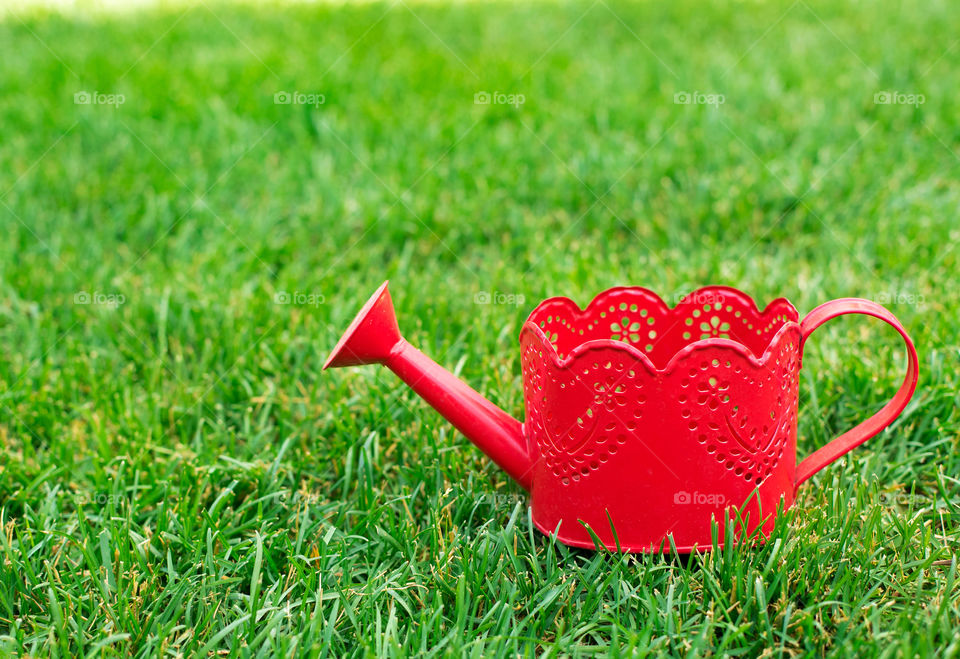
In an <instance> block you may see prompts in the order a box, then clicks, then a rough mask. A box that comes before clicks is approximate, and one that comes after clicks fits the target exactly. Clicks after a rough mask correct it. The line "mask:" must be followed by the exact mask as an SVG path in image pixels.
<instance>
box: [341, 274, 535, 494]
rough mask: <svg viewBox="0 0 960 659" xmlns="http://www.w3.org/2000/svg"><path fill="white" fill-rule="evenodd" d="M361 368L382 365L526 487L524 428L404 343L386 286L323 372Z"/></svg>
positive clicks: (528, 459)
mask: <svg viewBox="0 0 960 659" xmlns="http://www.w3.org/2000/svg"><path fill="white" fill-rule="evenodd" d="M363 364H384V365H385V366H386V367H387V368H389V369H390V370H391V371H393V372H394V373H396V374H397V375H398V376H399V377H400V379H401V380H403V381H404V382H405V383H406V384H407V385H408V386H409V387H410V388H411V389H413V390H414V391H415V392H417V394H418V395H419V396H420V397H421V398H423V399H424V400H425V401H427V403H429V404H430V405H431V406H432V407H433V408H434V409H436V410H437V411H438V412H440V414H442V415H443V416H444V417H445V418H446V419H447V420H448V421H450V422H451V423H452V424H453V425H454V426H455V427H456V428H457V429H458V430H459V431H460V432H462V433H463V434H464V435H466V437H467V439H469V440H470V441H471V442H473V443H474V444H476V445H477V447H478V448H480V450H482V451H483V452H484V453H486V454H487V455H488V456H489V457H490V459H491V460H493V461H494V462H495V463H497V464H498V465H499V466H500V467H501V468H502V469H503V470H504V471H506V472H507V473H508V474H509V475H510V476H511V477H512V478H513V479H514V480H516V481H517V482H518V483H520V485H522V486H523V487H524V489H527V490H529V489H530V485H531V481H532V478H533V463H534V456H533V455H532V454H531V451H530V450H529V448H528V443H527V440H526V437H525V435H524V432H523V425H522V424H521V423H520V422H519V421H517V420H516V419H515V418H513V417H512V416H510V415H509V414H507V413H506V412H504V411H503V410H501V409H500V408H499V407H497V406H496V405H494V404H493V403H491V402H490V401H488V400H487V399H486V398H484V397H483V396H481V395H480V394H479V393H477V392H476V391H475V390H474V389H472V388H471V387H470V386H468V385H467V384H465V383H464V382H463V381H461V380H460V379H458V378H457V377H456V376H455V375H453V374H452V373H450V371H448V370H446V369H445V368H443V367H442V366H440V365H439V364H437V363H436V362H435V361H433V360H432V359H430V358H429V357H427V356H426V355H425V354H423V353H422V352H420V351H419V350H417V349H416V348H414V347H413V346H412V345H410V344H409V343H407V341H406V339H404V338H403V336H402V335H401V334H400V329H399V327H398V325H397V317H396V314H395V313H394V310H393V302H392V301H391V300H390V292H389V291H388V290H387V282H383V284H381V286H380V288H378V289H377V291H376V292H375V293H374V294H373V295H372V296H371V297H370V299H369V300H367V303H366V304H364V305H363V308H362V309H361V310H360V313H358V314H357V317H356V318H354V320H353V322H352V323H351V324H350V327H348V328H347V331H346V332H344V334H343V336H342V337H341V338H340V341H339V342H338V343H337V345H336V347H334V349H333V351H332V352H331V353H330V356H329V357H328V358H327V361H326V363H325V364H324V365H323V368H324V369H327V368H331V367H340V366H359V365H363Z"/></svg>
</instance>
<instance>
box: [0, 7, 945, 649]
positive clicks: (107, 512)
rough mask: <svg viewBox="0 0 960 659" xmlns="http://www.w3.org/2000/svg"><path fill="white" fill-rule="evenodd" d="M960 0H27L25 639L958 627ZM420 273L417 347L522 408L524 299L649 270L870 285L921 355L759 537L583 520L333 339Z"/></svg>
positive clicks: (859, 348)
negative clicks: (239, 0) (571, 539)
mask: <svg viewBox="0 0 960 659" xmlns="http://www.w3.org/2000/svg"><path fill="white" fill-rule="evenodd" d="M958 20H960V11H958V8H957V7H956V6H955V5H953V4H951V3H947V2H932V3H927V4H925V5H923V6H922V7H917V6H913V5H908V4H905V3H898V2H892V1H889V0H884V1H883V2H880V3H877V4H872V5H869V6H867V5H856V4H846V3H844V4H836V3H827V2H820V1H819V0H797V1H796V2H793V3H790V2H741V3H720V4H707V3H700V2H693V1H692V0H681V1H680V2H676V3H670V4H669V5H660V4H655V3H624V2H620V1H619V0H616V1H615V0H596V1H595V2H589V1H579V0H578V1H577V2H532V3H507V2H493V3H451V4H441V3H414V2H406V1H404V0H401V1H398V2H394V3H381V2H374V3H368V4H361V5H295V4H294V5H282V4H278V5H258V6H254V5H247V4H219V3H217V4H213V3H208V4H205V3H202V2H201V3H200V4H198V5H195V6H186V5H173V6H167V7H158V8H152V9H151V8H146V9H141V10H138V11H124V12H119V13H111V12H92V13H83V12H72V13H57V12H54V11H49V10H44V9H42V8H33V9H30V8H23V7H7V10H6V13H5V14H4V15H3V17H2V20H0V52H2V55H3V56H2V57H0V89H2V93H0V126H2V128H3V134H2V138H0V228H2V231H3V236H4V239H3V240H0V342H2V343H0V345H2V350H0V442H2V452H0V522H2V526H3V533H0V543H2V546H0V550H2V552H0V553H2V559H0V651H2V652H6V653H11V654H31V655H48V654H51V655H67V656H70V655H76V654H97V653H107V654H127V653H134V654H144V655H155V654H183V655H197V654H206V653H207V652H209V651H214V650H220V651H226V652H228V653H230V654H233V655H237V656H248V655H252V654H273V653H279V652H284V653H290V652H297V653H303V654H311V655H319V654H324V653H327V652H329V653H331V654H334V655H342V654H347V653H350V654H378V655H383V654H407V653H412V652H419V651H423V652H432V653H436V654H445V653H453V652H464V653H465V652H471V653H476V654H484V655H485V654H489V653H524V654H533V653H537V654H539V653H543V654H549V655H556V654H591V653H597V652H604V651H606V649H607V647H608V646H611V645H612V646H614V647H616V648H620V649H622V650H623V651H624V652H625V653H628V654H633V653H645V652H652V653H657V654H660V653H666V652H669V653H673V654H691V655H699V656H703V655H708V654H737V653H743V654H747V655H750V656H754V655H757V654H760V653H764V652H765V653H769V654H777V655H779V654H798V653H800V654H803V653H816V654H821V653H823V652H825V651H827V650H830V649H833V650H837V651H841V652H844V653H855V652H857V653H859V652H862V653H868V654H874V655H885V654H899V653H906V654H913V653H914V652H916V653H920V654H927V653H932V652H942V653H943V654H945V655H949V654H951V653H954V654H955V653H956V652H958V648H960V637H958V632H957V631H956V630H957V628H958V627H957V625H958V623H960V611H958V606H960V605H958V603H957V597H956V572H957V558H956V555H957V547H958V541H960V530H958V527H960V524H958V511H957V505H958V501H960V495H958V490H957V485H958V482H957V474H958V473H960V458H958V452H957V445H958V414H957V410H956V405H957V402H958V396H957V393H956V392H957V382H958V368H957V366H958V356H960V351H958V341H957V337H958V330H957V329H956V327H955V325H956V318H957V314H958V310H960V301H958V296H957V291H956V284H957V281H958V273H960V265H958V258H960V250H957V249H955V245H956V243H957V241H958V239H960V225H958V222H957V208H958V201H960V183H958V178H957V175H958V172H960V125H958V122H957V116H958V111H960V105H958V96H957V93H956V89H957V87H958V84H957V83H958V82H960V71H958V69H957V67H956V66H955V63H956V57H957V54H958V53H960V40H958V38H957V36H956V35H957V34H958V29H957V27H958ZM484 92H486V93H488V94H494V93H497V92H499V93H501V94H504V95H515V96H516V95H522V97H523V102H522V104H520V103H517V104H515V105H509V104H502V103H492V104H489V105H482V104H477V103H475V96H476V95H477V94H482V93H484ZM281 93H287V94H289V95H290V96H289V97H290V98H292V99H294V100H295V101H297V100H311V98H310V95H313V96H312V99H313V101H314V102H312V103H310V104H307V103H300V102H293V103H289V104H284V103H277V102H276V99H277V98H278V97H277V96H276V95H277V94H281ZM884 93H886V94H887V96H886V97H883V96H880V97H878V94H884ZM78 94H79V95H80V96H76V95H78ZM83 94H87V96H86V97H84V96H83ZM683 94H687V95H690V96H695V97H696V98H704V96H702V95H708V94H711V95H717V96H722V100H723V102H722V104H721V103H720V102H719V100H718V101H717V103H716V104H714V105H707V104H699V103H697V104H684V103H678V102H676V101H678V100H683V98H684V97H683V96H678V95H683ZM320 96H322V103H320V102H319V98H320ZM121 97H122V103H121V102H120V99H121ZM84 98H88V99H90V100H91V101H93V102H90V103H86V104H84V103H82V102H78V101H83V100H84ZM884 98H889V99H892V100H894V101H897V102H894V103H889V104H884V103H878V102H877V100H883V99H884ZM921 98H922V102H920V101H921ZM281 99H282V97H281ZM900 101H903V102H900ZM908 101H909V102H908ZM387 277H389V278H391V279H392V284H391V288H392V291H393V296H394V301H395V303H396V306H397V311H398V314H399V315H400V323H401V327H402V328H403V329H404V331H405V333H406V334H407V336H408V338H409V339H410V340H411V342H413V343H414V344H415V345H417V346H418V347H420V348H421V349H423V350H424V351H425V352H427V353H428V354H430V355H432V356H433V357H434V358H436V359H437V360H438V361H439V362H441V363H442V364H444V365H446V366H448V367H450V368H451V369H456V371H457V372H458V373H459V374H460V375H462V377H464V378H465V379H466V380H468V381H469V382H470V383H471V384H472V385H473V386H475V387H476V388H478V389H479V390H480V391H482V392H483V393H484V394H485V395H487V396H488V397H490V398H491V399H492V400H493V401H494V402H497V403H498V404H500V405H501V406H503V407H504V408H505V409H507V410H508V411H510V412H512V413H514V414H516V415H517V416H522V393H521V386H520V367H519V351H518V349H517V348H518V346H517V334H518V333H519V329H520V326H521V324H522V322H523V320H524V318H525V317H526V314H527V313H528V312H529V311H530V310H531V309H532V307H533V306H534V305H535V303H536V302H537V301H538V300H540V299H542V298H543V297H547V296H550V295H559V294H563V295H568V296H571V297H573V298H574V299H575V300H577V301H578V302H579V303H581V304H586V303H587V302H588V301H589V299H590V298H591V297H592V296H593V295H594V294H596V293H597V292H599V291H601V290H603V289H604V288H607V287H609V286H613V285H619V284H635V285H642V286H646V287H648V288H652V289H654V290H656V291H658V292H660V293H661V294H662V295H663V296H664V297H665V298H667V297H670V298H673V297H674V296H676V295H679V294H683V293H685V292H688V291H689V290H692V288H694V287H696V286H699V285H702V284H708V283H717V284H727V285H732V286H736V287H739V288H742V289H743V290H745V291H748V292H750V293H751V294H753V295H754V296H755V297H756V299H757V300H758V301H759V302H760V303H761V304H764V303H765V302H767V301H769V300H771V299H772V298H774V297H777V296H780V295H784V296H787V297H788V298H789V299H791V300H792V301H793V302H794V303H795V304H796V305H797V306H798V308H799V309H800V311H801V313H805V312H806V311H809V310H810V309H811V308H813V307H814V306H816V305H817V304H819V303H820V302H822V301H825V300H827V299H830V298H834V297H843V296H860V297H868V298H872V299H875V300H877V301H880V302H882V303H884V304H886V305H887V306H888V307H889V308H890V309H891V310H892V311H894V313H895V314H897V316H898V317H899V318H900V319H901V320H902V321H903V322H904V324H905V325H906V326H907V327H908V329H909V330H910V332H911V333H912V335H913V338H914V340H915V342H916V343H917V346H918V349H919V350H920V353H921V360H922V364H921V366H922V381H921V386H920V388H919V389H918V392H917V395H916V397H915V399H914V402H913V403H911V405H910V407H909V408H908V410H907V412H906V413H905V415H904V416H903V417H902V418H901V419H900V420H898V422H897V423H895V424H894V426H893V427H892V428H891V429H890V430H888V431H887V432H885V433H884V434H883V435H881V436H880V437H877V438H876V439H874V440H872V441H871V442H870V443H869V444H867V445H866V446H864V447H862V448H861V449H858V450H857V451H856V452H855V453H854V454H852V455H851V456H850V457H848V458H846V459H844V460H842V461H841V462H840V463H838V464H837V465H834V466H833V467H831V468H830V469H829V470H827V471H825V472H823V473H822V474H820V475H819V476H818V477H817V478H815V479H814V480H813V481H812V482H811V483H809V484H808V485H807V486H805V487H804V489H803V490H802V492H801V497H800V502H799V506H798V508H797V509H795V510H794V511H792V512H791V513H790V514H789V515H788V516H786V517H785V519H784V524H783V525H782V526H781V527H778V530H777V533H776V534H775V538H774V539H773V540H772V541H771V542H770V543H768V545H767V546H765V547H763V548H761V549H748V548H742V549H741V548H737V549H733V548H730V549H727V550H725V551H724V552H722V553H718V554H714V555H706V556H695V557H692V558H691V559H689V561H688V560H685V559H684V560H680V559H676V558H670V557H666V558H665V557H644V556H638V557H617V556H611V555H596V554H593V553H590V552H579V551H572V550H568V549H567V548H565V547H563V546H560V545H555V544H553V543H551V542H550V541H549V540H547V539H545V538H543V537H540V536H539V535H537V534H536V533H535V532H533V531H532V530H531V528H530V525H529V523H528V521H527V510H526V500H525V499H524V497H523V496H521V492H520V490H519V488H518V487H517V486H515V485H514V484H512V483H510V482H508V480H507V478H506V477H505V476H504V475H503V474H501V473H498V472H497V470H496V468H495V467H493V466H491V465H490V464H489V462H488V461H487V460H486V459H484V458H483V457H482V456H481V455H479V453H478V452H477V451H476V450H474V449H473V448H472V447H470V445H469V444H468V443H467V441H466V440H465V439H464V438H463V437H461V436H459V435H457V434H456V433H454V432H453V431H452V429H451V428H450V427H449V426H448V425H447V424H446V423H445V422H443V421H442V420H441V419H440V418H439V417H438V416H437V415H436V414H435V413H433V412H432V411H431V410H429V409H427V408H426V407H425V406H424V405H423V404H422V403H421V402H420V401H419V400H417V399H416V398H415V397H414V396H413V395H412V394H411V393H410V392H408V391H406V390H405V388H404V387H403V386H402V385H401V384H400V383H399V382H398V381H396V379H395V378H394V377H393V376H392V375H390V374H389V373H383V372H381V371H380V370H378V369H373V368H369V369H361V370H352V371H343V372H330V373H324V374H321V373H320V371H319V367H320V365H321V364H322V360H323V358H324V357H325V355H326V353H327V351H328V350H329V349H330V347H331V346H332V345H333V343H334V342H335V340H336V338H337V336H338V335H339V333H340V331H342V329H343V328H344V327H345V326H346V324H347V323H348V322H349V320H350V318H351V317H352V315H353V313H354V312H355V311H356V309H357V308H358V307H359V305H360V304H361V303H362V302H363V301H364V300H365V299H366V297H367V296H368V295H369V293H370V292H372V291H373V290H374V288H375V287H376V286H377V285H378V284H379V283H380V282H381V281H382V280H383V279H385V278H387ZM483 293H488V294H497V293H500V294H503V295H506V296H515V297H516V296H523V298H524V302H523V303H520V304H477V303H476V300H477V299H480V298H478V294H483ZM501 299H503V298H501ZM284 302H286V303H284ZM897 341H898V339H897V338H896V337H895V335H894V333H893V332H892V331H890V330H889V329H888V328H886V326H884V325H882V324H881V323H877V322H871V321H866V320H861V319H857V318H849V317H848V318H843V319H839V320H837V321H834V322H833V323H831V325H830V326H829V327H828V328H825V329H824V330H821V331H820V332H818V334H817V336H816V340H814V341H812V342H811V343H810V344H809V345H808V347H807V355H806V359H805V360H804V366H805V369H804V371H803V374H802V382H801V395H802V398H801V421H800V424H801V438H802V439H801V448H800V451H801V453H802V454H806V453H808V452H810V451H812V450H813V449H814V448H816V447H817V446H820V445H822V444H824V443H825V442H826V441H828V440H829V439H830V438H832V437H833V436H835V435H837V434H838V433H839V432H841V431H842V430H844V429H846V428H848V427H850V426H852V425H853V424H854V423H855V422H856V421H857V420H859V419H861V418H863V417H865V416H867V415H868V414H870V413H871V412H872V411H873V410H875V409H877V408H878V407H879V406H880V405H881V404H882V403H883V401H884V400H886V399H887V398H889V397H890V396H891V395H892V394H893V392H894V391H895V390H896V387H897V386H898V384H899V380H900V378H901V377H902V370H903V361H904V355H903V350H902V348H901V347H900V346H899V345H898V343H897ZM639 503H640V504H641V505H642V502H639Z"/></svg>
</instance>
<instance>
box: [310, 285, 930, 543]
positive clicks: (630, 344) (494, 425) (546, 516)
mask: <svg viewBox="0 0 960 659" xmlns="http://www.w3.org/2000/svg"><path fill="white" fill-rule="evenodd" d="M846 313H862V314H866V315H870V316H874V317H877V318H880V319H882V320H884V321H886V322H887V323H889V324H891V325H892V326H893V327H894V328H896V329H897V331H898V332H899V333H900V334H901V336H902V337H903V339H904V341H905V344H906V347H907V356H908V369H907V374H906V377H905V378H904V382H903V385H902V386H901V388H900V391H899V392H898V393H897V395H896V396H895V397H894V399H893V400H891V401H890V402H889V403H887V405H886V406H885V407H884V408H883V409H881V410H880V411H879V412H878V413H877V414H875V415H874V416H873V417H871V418H869V419H868V420H867V421H864V422H863V423H861V424H860V425H858V426H857V427H855V428H854V429H852V430H851V431H849V432H847V433H845V434H844V435H842V436H840V437H839V438H837V439H835V440H834V441H833V442H831V443H830V444H828V445H827V446H825V447H823V448H822V449H820V450H819V451H817V452H815V453H814V454H812V455H811V456H809V457H807V458H806V459H805V460H804V461H802V462H801V463H800V464H799V465H798V464H797V460H796V441H797V414H798V396H797V391H798V383H799V371H800V367H801V358H802V350H803V345H804V342H805V341H806V339H807V337H808V336H809V335H810V333H811V332H812V331H813V330H814V329H816V328H817V327H819V326H820V325H821V324H823V323H824V322H826V321H827V320H829V319H830V318H833V317H835V316H837V315H841V314H846ZM520 346H521V364H522V370H523V386H524V404H525V408H526V416H525V420H524V422H523V423H520V422H519V421H518V420H516V419H515V418H513V417H512V416H510V415H509V414H507V413H506V412H504V411H502V410H500V409H499V408H497V407H496V406H495V405H493V404H492V403H490V402H489V401H487V400H486V399H485V398H483V397H482V396H481V395H480V394H479V393H477V392H476V391H475V390H473V389H472V388H470V387H469V386H468V385H466V384H465V383H463V382H462V381H460V380H459V379H458V378H456V377H455V376H454V375H452V374H451V373H449V372H448V371H447V370H445V369H444V368H443V367H441V366H439V365H438V364H436V363H435V362H434V361H432V360H431V359H430V358H429V357H427V356H426V355H424V354H423V353H422V352H420V351H419V350H417V349H416V348H414V347H413V346H412V345H410V344H409V343H408V342H407V341H406V340H404V339H403V338H402V336H401V334H400V331H399V329H398V325H397V321H396V317H395V314H394V312H393V306H392V303H391V301H390V295H389V292H388V290H387V284H386V282H385V283H384V284H383V285H382V286H381V287H380V288H379V289H378V290H377V291H376V293H374V295H373V296H372V297H371V298H370V300H368V302H367V303H366V304H365V305H364V307H363V309H361V311H360V313H359V314H358V315H357V317H356V318H355V319H354V321H353V323H352V324H351V326H350V327H349V328H348V330H347V331H346V332H345V333H344V335H343V337H342V338H341V340H340V342H339V343H338V344H337V346H336V347H335V348H334V350H333V351H332V353H331V355H330V357H329V359H328V360H327V362H326V364H325V365H324V368H328V367H331V366H352V365H360V364H369V363H381V364H385V365H386V366H387V367H388V368H390V369H391V370H393V371H394V372H395V373H396V374H397V375H398V376H400V378H401V379H402V380H403V381H404V382H406V383H407V384H408V385H409V386H410V387H412V388H413V389H414V390H415V391H416V392H417V393H418V394H419V395H420V396H422V397H423V398H424V399H425V400H426V401H427V402H428V403H430V404H431V405H432V406H433V407H434V408H436V409H437V410H438V411H439V412H440V413H441V414H442V415H443V416H444V417H446V418H447V419H448V420H449V421H451V422H452V423H453V425H454V426H456V427H457V428H458V429H459V430H460V431H461V432H463V434H464V435H466V436H467V437H468V438H469V439H470V440H471V441H472V442H473V443H474V444H476V445H477V446H478V447H479V448H480V449H481V450H482V451H484V453H486V454H487V455H488V456H489V457H490V458H491V459H492V460H493V461H494V462H495V463H496V464H498V465H499V466H500V467H502V468H503V469H504V470H505V471H506V472H507V473H508V474H509V475H510V476H511V477H512V478H514V480H516V481H517V482H518V483H519V484H520V485H521V486H523V487H524V489H526V490H528V491H529V492H530V495H531V506H532V518H533V522H534V524H535V525H536V527H537V528H538V529H539V530H540V531H542V532H544V533H545V534H548V535H554V536H555V537H556V538H557V539H558V540H559V541H560V542H563V543H564V544H567V545H570V546H576V547H585V548H595V547H598V546H602V547H606V548H607V549H610V550H616V551H628V552H650V551H667V550H670V549H676V550H677V551H681V552H689V551H694V550H697V549H709V548H710V547H711V545H712V543H713V541H714V534H717V538H716V540H717V542H718V543H719V544H720V545H722V544H723V543H724V542H726V541H728V539H727V538H725V537H724V534H725V533H726V532H727V529H728V528H730V526H728V525H727V524H726V521H727V520H728V519H730V518H732V517H735V518H736V520H737V524H736V534H737V536H738V537H751V536H753V535H754V534H755V532H757V531H759V532H760V537H762V536H763V534H764V533H766V532H769V530H770V529H771V528H772V525H773V523H774V520H775V516H776V513H777V511H778V509H780V510H782V509H785V508H789V507H790V506H791V505H792V504H793V502H794V499H795V496H796V491H797V488H798V486H799V485H800V484H801V483H802V482H803V481H805V480H806V479H808V478H809V477H810V476H812V475H813V474H814V473H816V471H818V470H819V469H821V468H823V467H824V466H826V465H827V464H829V463H830V462H832V461H834V460H836V459H837V458H838V457H840V456H841V455H844V454H845V453H846V452H848V451H850V450H852V449H853V448H854V447H856V446H857V445H859V444H860V443H862V442H864V441H866V440H867V439H869V438H870V437H872V436H873V435H875V434H877V433H878V432H880V431H881V430H882V429H883V428H884V427H886V426H887V425H888V424H889V423H890V422H891V421H892V420H893V419H894V418H896V416H897V415H898V414H899V413H900V412H901V411H902V410H903V408H904V407H905V406H906V404H907V402H908V401H909V399H910V397H911V395H912V394H913V391H914V389H915V387H916V382H917V370H918V365H917V356H916V352H915V350H914V348H913V344H912V342H911V340H910V338H909V337H908V336H907V333H906V331H905V330H904V329H903V327H902V326H901V325H900V323H899V322H898V321H897V320H896V318H894V317H893V316H892V314H890V313H889V312H888V311H887V310H885V309H883V307H880V306H879V305H876V304H874V303H872V302H869V301H867V300H857V299H851V298H848V299H842V300H835V301H833V302H828V303H826V304H824V305H821V306H820V307H818V308H817V309H815V310H814V311H813V312H811V313H810V314H809V315H808V316H807V317H806V318H805V319H804V320H803V321H802V322H801V321H800V320H799V318H798V314H797V311H796V310H795V309H794V307H793V306H792V305H791V304H790V303H789V302H787V301H786V300H783V299H779V300H776V301H774V302H773V303H771V304H770V305H768V306H767V308H766V309H764V310H762V311H761V310H759V309H758V308H757V306H756V305H755V303H754V302H753V300H752V299H750V298H749V296H747V295H745V294H743V293H741V292H740V291H737V290H735V289H732V288H726V287H709V288H704V289H700V290H698V291H695V292H693V293H691V294H690V295H688V296H686V297H685V298H684V299H683V300H681V301H680V302H679V303H678V304H677V305H676V307H673V308H670V307H668V306H667V305H666V304H665V303H664V302H663V301H662V300H661V299H660V298H659V297H658V296H657V295H656V294H654V293H652V292H651V291H649V290H647V289H643V288H638V287H618V288H613V289H610V290H607V291H604V292H603V293H601V294H600V295H598V296H597V297H596V298H594V300H593V301H592V302H591V303H590V304H589V305H588V306H587V307H586V308H585V309H580V308H579V307H578V306H577V305H576V304H575V303H573V302H572V301H571V300H569V299H567V298H551V299H549V300H547V301H545V302H543V303H541V304H540V305H539V306H538V307H537V308H536V309H535V310H534V311H533V312H532V313H531V315H530V317H529V318H528V320H527V322H526V323H525V324H524V326H523V329H522V330H521V334H520ZM736 539H737V538H733V539H729V540H734V541H735V540H736Z"/></svg>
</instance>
